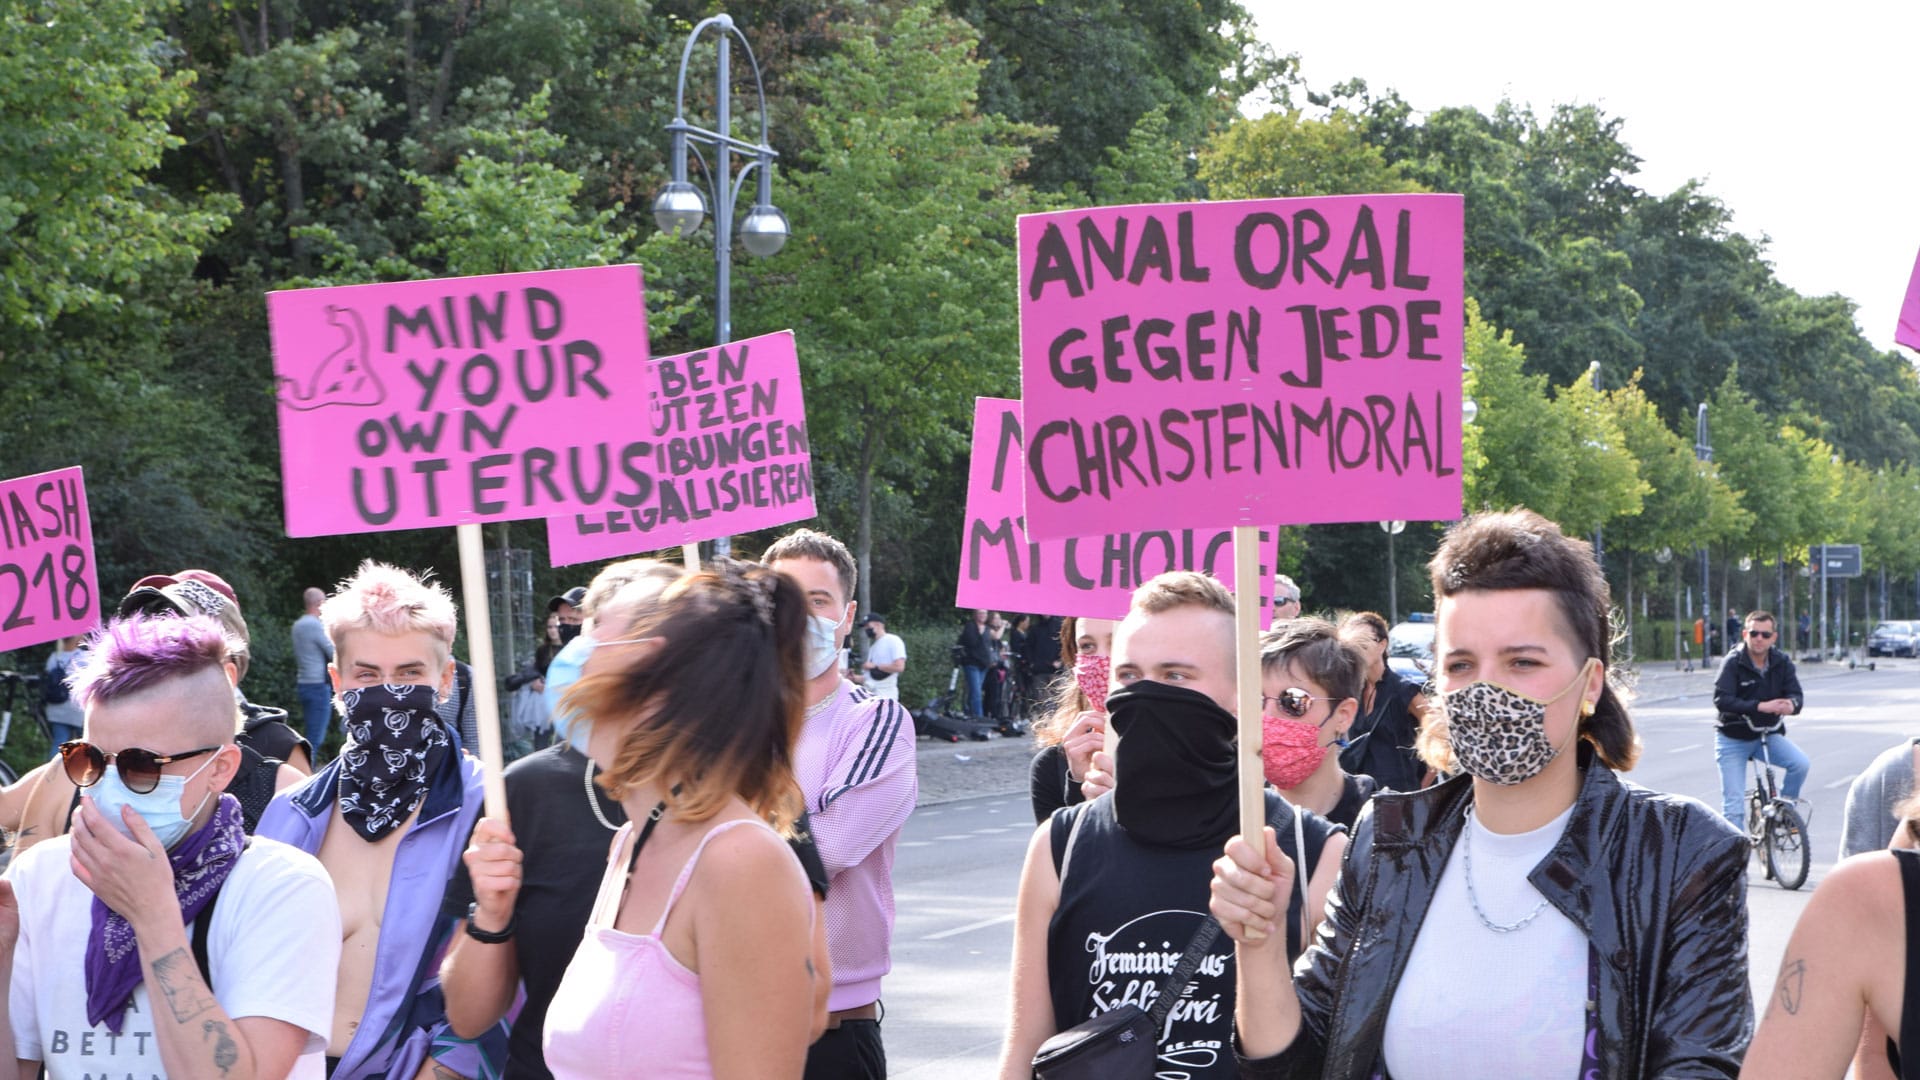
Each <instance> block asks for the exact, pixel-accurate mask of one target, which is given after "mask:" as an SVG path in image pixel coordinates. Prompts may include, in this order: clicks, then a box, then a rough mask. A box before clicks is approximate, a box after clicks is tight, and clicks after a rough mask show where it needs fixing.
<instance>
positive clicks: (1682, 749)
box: [1667, 743, 1707, 754]
mask: <svg viewBox="0 0 1920 1080" xmlns="http://www.w3.org/2000/svg"><path fill="white" fill-rule="evenodd" d="M1705 745H1707V744H1706V743H1688V744H1687V745H1685V746H1676V747H1674V748H1673V749H1671V750H1669V751H1667V753H1669V754H1684V753H1686V752H1687V751H1689V750H1698V749H1700V748H1701V747H1703V746H1705Z"/></svg>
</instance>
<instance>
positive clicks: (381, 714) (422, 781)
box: [340, 686, 451, 841]
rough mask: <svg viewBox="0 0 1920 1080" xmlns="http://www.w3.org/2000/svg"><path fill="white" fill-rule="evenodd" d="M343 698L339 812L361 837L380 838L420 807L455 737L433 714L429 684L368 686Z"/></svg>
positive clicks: (349, 692) (343, 695)
mask: <svg viewBox="0 0 1920 1080" xmlns="http://www.w3.org/2000/svg"><path fill="white" fill-rule="evenodd" d="M340 700H341V702H342V703H343V704H345V705H346V707H347V745H346V747H345V748H344V749H342V750H341V751H340V816H341V817H343V818H345V819H346V821H347V824H349V825H351V826H353V831H354V832H357V833H359V834H360V836H361V837H362V838H363V839H365V840H369V841H374V840H379V839H381V838H382V837H384V836H386V835H387V834H388V833H391V832H392V831H393V830H395V829H397V828H399V827H400V824H401V822H404V821H406V820H407V818H408V816H409V815H411V814H412V813H413V812H414V811H415V810H417V809H419V808H420V803H421V801H422V800H424V799H425V798H426V797H427V778H428V777H429V776H431V775H432V773H433V769H434V768H435V767H437V766H438V765H439V764H440V761H441V759H442V758H443V757H444V756H445V754H446V752H447V747H448V745H449V744H450V742H451V740H450V739H449V738H448V737H447V729H446V728H445V727H443V726H442V725H441V723H440V718H439V716H437V715H436V714H435V713H434V708H433V705H434V700H433V687H431V686H369V687H367V688H365V689H361V690H349V691H347V692H346V693H345V694H342V695H341V697H340Z"/></svg>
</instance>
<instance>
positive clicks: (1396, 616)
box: [1380, 521, 1407, 625]
mask: <svg viewBox="0 0 1920 1080" xmlns="http://www.w3.org/2000/svg"><path fill="white" fill-rule="evenodd" d="M1380 531H1381V532H1383V533H1386V534H1387V623H1388V625H1392V624H1393V623H1397V622H1399V621H1400V561H1399V560H1398V559H1395V558H1394V557H1393V538H1394V537H1396V536H1399V535H1400V534H1401V533H1403V532H1405V531H1407V523H1406V522H1404V521H1383V522H1381V523H1380Z"/></svg>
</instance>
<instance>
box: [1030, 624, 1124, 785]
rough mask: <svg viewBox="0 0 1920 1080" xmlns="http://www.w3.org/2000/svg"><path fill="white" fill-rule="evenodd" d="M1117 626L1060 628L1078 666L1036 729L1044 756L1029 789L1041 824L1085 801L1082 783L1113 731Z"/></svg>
mask: <svg viewBox="0 0 1920 1080" xmlns="http://www.w3.org/2000/svg"><path fill="white" fill-rule="evenodd" d="M1117 626H1119V623H1117V622H1115V621H1114V620H1112V619H1092V618H1068V619H1065V620H1063V621H1062V622H1061V624H1060V637H1059V651H1060V652H1062V653H1064V654H1066V655H1068V656H1072V657H1073V658H1074V664H1073V670H1072V671H1070V672H1068V673H1067V676H1066V677H1063V678H1061V679H1059V680H1058V685H1057V686H1056V687H1055V689H1054V693H1053V708H1052V709H1051V710H1050V711H1049V712H1048V714H1047V716H1046V717H1045V718H1044V719H1042V720H1041V721H1040V722H1039V723H1037V724H1035V725H1034V726H1033V740H1034V742H1036V743H1038V744H1039V745H1040V752H1039V753H1037V754H1035V755H1033V764H1032V765H1031V766H1030V767H1029V769H1028V777H1027V791H1028V795H1029V797H1030V798H1031V799H1032V802H1033V819H1034V821H1035V822H1041V821H1045V820H1047V819H1048V818H1050V817H1052V816H1053V812H1054V811H1055V810H1058V809H1060V808H1061V807H1063V806H1074V805H1077V804H1078V803H1080V802H1081V801H1082V799H1083V795H1082V792H1081V790H1080V784H1081V782H1082V781H1084V780H1085V779H1086V778H1087V770H1088V769H1089V768H1091V767H1092V765H1093V753H1094V751H1096V750H1098V749H1100V747H1101V745H1102V743H1103V740H1104V739H1105V738H1106V733H1107V686H1108V683H1109V681H1110V679H1111V675H1112V665H1111V660H1112V656H1113V631H1114V628H1115V627H1117Z"/></svg>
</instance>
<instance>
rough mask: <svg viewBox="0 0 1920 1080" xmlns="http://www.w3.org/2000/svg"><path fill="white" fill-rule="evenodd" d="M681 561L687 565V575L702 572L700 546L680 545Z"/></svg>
mask: <svg viewBox="0 0 1920 1080" xmlns="http://www.w3.org/2000/svg"><path fill="white" fill-rule="evenodd" d="M680 561H681V562H684V563H686V564H687V573H689V574H697V573H699V572H700V545H699V544H681V545H680Z"/></svg>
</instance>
